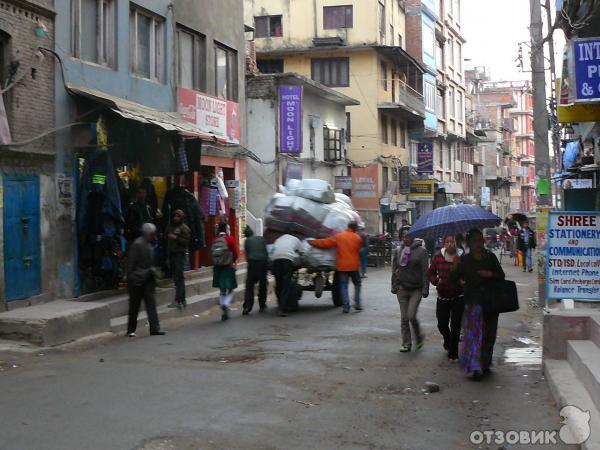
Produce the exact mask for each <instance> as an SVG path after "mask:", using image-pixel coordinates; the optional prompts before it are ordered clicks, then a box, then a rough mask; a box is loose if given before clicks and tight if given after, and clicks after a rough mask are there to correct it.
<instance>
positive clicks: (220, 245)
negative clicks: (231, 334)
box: [211, 222, 239, 321]
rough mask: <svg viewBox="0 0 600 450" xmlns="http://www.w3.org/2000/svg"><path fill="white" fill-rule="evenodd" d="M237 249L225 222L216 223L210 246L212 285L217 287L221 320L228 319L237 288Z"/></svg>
mask: <svg viewBox="0 0 600 450" xmlns="http://www.w3.org/2000/svg"><path fill="white" fill-rule="evenodd" d="M238 253H239V252H238V249H237V245H236V243H235V238H234V237H233V236H230V235H229V234H228V233H227V224H226V223H225V222H220V223H219V224H218V225H217V237H216V238H215V240H214V241H213V244H212V247H211V255H212V260H213V287H214V288H217V289H219V291H220V297H219V304H220V305H221V310H222V311H223V313H222V315H221V320H222V321H226V320H228V319H229V309H230V308H229V306H230V305H231V301H232V300H233V297H234V295H235V289H236V288H237V278H236V275H235V270H236V261H237V259H238Z"/></svg>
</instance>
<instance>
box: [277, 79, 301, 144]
mask: <svg viewBox="0 0 600 450" xmlns="http://www.w3.org/2000/svg"><path fill="white" fill-rule="evenodd" d="M279 152H280V153H301V152H302V86H279Z"/></svg>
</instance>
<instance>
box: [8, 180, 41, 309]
mask: <svg viewBox="0 0 600 450" xmlns="http://www.w3.org/2000/svg"><path fill="white" fill-rule="evenodd" d="M3 182H4V285H5V292H6V300H7V301H11V300H19V299H23V298H27V297H31V296H32V295H37V294H39V293H40V292H41V278H42V277H41V261H40V257H41V250H40V181H39V178H38V177H37V176H22V177H21V176H17V177H4V178H3Z"/></svg>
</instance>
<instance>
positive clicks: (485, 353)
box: [481, 313, 498, 369]
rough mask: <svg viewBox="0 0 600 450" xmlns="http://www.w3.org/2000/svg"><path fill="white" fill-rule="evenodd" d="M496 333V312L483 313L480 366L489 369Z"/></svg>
mask: <svg viewBox="0 0 600 450" xmlns="http://www.w3.org/2000/svg"><path fill="white" fill-rule="evenodd" d="M497 334H498V314H490V313H483V342H482V348H481V367H482V368H484V369H489V368H490V367H491V365H492V357H493V356H494V344H496V335H497Z"/></svg>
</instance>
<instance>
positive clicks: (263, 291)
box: [242, 226, 269, 315]
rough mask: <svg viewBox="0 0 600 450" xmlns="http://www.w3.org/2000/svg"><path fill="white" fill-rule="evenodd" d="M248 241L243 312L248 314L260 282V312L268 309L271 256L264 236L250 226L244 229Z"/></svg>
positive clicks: (245, 245)
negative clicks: (255, 287) (268, 272)
mask: <svg viewBox="0 0 600 450" xmlns="http://www.w3.org/2000/svg"><path fill="white" fill-rule="evenodd" d="M244 235H245V236H246V241H245V242H244V250H245V251H246V260H247V261H248V272H247V273H246V292H245V295H244V309H243V312H242V314H243V315H248V314H250V312H251V311H252V308H253V307H254V286H255V285H256V283H258V305H259V310H258V311H259V312H264V311H265V310H266V309H267V270H268V265H269V256H268V253H267V246H266V244H265V240H264V238H263V237H262V236H255V235H254V231H253V230H252V228H250V226H247V227H246V229H245V230H244Z"/></svg>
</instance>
